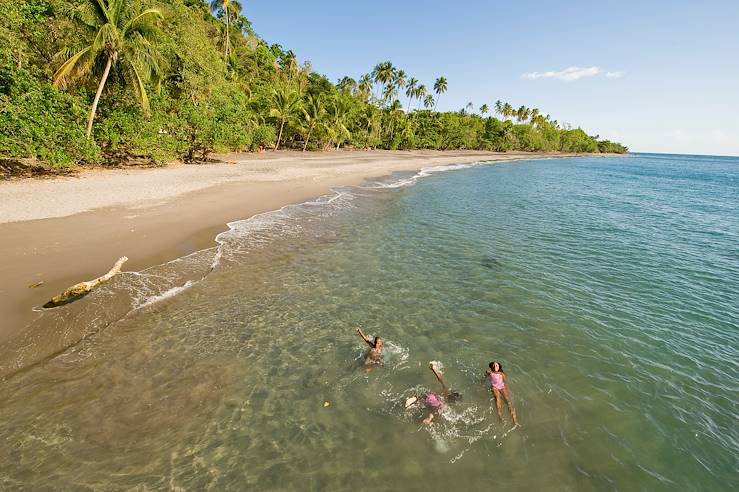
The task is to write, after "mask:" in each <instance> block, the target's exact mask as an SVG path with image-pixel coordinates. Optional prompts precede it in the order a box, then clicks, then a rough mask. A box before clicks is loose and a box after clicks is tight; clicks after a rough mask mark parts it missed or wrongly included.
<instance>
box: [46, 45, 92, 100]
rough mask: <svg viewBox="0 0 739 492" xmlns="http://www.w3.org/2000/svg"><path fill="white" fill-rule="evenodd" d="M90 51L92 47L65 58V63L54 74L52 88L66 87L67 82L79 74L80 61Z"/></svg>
mask: <svg viewBox="0 0 739 492" xmlns="http://www.w3.org/2000/svg"><path fill="white" fill-rule="evenodd" d="M91 50H92V46H88V47H87V48H83V49H81V50H80V51H78V52H77V53H75V54H74V55H72V56H71V57H69V58H67V61H65V62H64V63H62V66H60V67H59V69H58V70H57V71H56V73H54V86H55V87H61V88H63V89H64V88H66V87H67V85H69V82H70V81H71V80H72V79H74V78H76V75H77V74H78V73H79V72H80V70H79V68H80V67H78V64H79V63H80V60H81V59H82V58H83V57H84V56H85V55H86V54H88V53H90V51H91ZM75 72H76V73H75Z"/></svg>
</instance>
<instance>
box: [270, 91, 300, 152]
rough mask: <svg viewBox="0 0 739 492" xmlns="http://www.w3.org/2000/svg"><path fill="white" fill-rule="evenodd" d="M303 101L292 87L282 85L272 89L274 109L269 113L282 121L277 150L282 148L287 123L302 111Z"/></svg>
mask: <svg viewBox="0 0 739 492" xmlns="http://www.w3.org/2000/svg"><path fill="white" fill-rule="evenodd" d="M301 103H302V101H301V100H300V95H299V94H298V93H297V92H295V91H293V90H291V89H287V88H285V87H280V88H277V89H273V90H272V109H270V110H269V115H270V116H271V117H272V118H275V119H276V120H277V121H279V122H280V132H279V134H278V135H277V142H275V150H277V149H279V148H280V141H281V140H282V130H284V128H285V123H287V122H288V121H293V120H294V119H295V117H296V116H297V115H298V114H299V112H300V109H301Z"/></svg>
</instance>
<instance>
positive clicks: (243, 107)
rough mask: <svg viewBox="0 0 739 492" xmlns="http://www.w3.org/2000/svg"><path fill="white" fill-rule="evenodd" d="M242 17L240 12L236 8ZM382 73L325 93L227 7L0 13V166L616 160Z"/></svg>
mask: <svg viewBox="0 0 739 492" xmlns="http://www.w3.org/2000/svg"><path fill="white" fill-rule="evenodd" d="M247 8H248V5H247ZM429 87H430V89H429V88H427V86H426V85H425V84H424V83H423V82H422V81H421V80H419V79H417V78H416V77H413V76H409V75H408V74H406V73H405V71H403V70H402V69H400V68H398V67H396V66H394V64H393V63H392V62H390V61H383V62H380V63H378V64H377V65H376V66H375V67H373V68H371V70H368V72H367V73H365V74H362V75H360V76H359V77H358V78H357V79H354V78H351V77H343V78H342V79H340V80H338V81H337V82H336V83H333V82H332V81H330V80H328V79H327V78H326V77H325V76H324V75H321V74H320V73H319V72H317V71H315V70H314V69H313V67H311V65H310V64H309V63H307V62H306V63H303V64H300V63H299V62H298V60H297V57H296V55H295V53H293V52H292V51H290V50H286V49H284V48H283V47H282V46H280V45H279V44H268V43H267V42H266V41H265V40H264V39H262V38H260V37H259V36H258V35H257V34H256V33H255V32H254V31H253V29H252V25H251V23H250V22H249V20H248V19H247V18H246V17H245V15H244V12H243V7H242V5H241V4H240V3H239V2H237V1H236V0H213V1H212V2H206V1H203V0H161V1H158V2H154V1H149V0H15V1H12V2H11V1H10V0H1V1H0V157H6V158H8V157H10V158H30V159H37V160H40V161H43V162H46V163H49V164H51V165H52V166H57V167H66V166H73V165H78V164H96V163H103V164H108V163H122V162H127V163H131V162H135V163H142V162H143V163H157V162H166V161H168V160H175V159H182V160H184V161H186V162H200V161H204V160H207V159H208V158H209V156H210V155H211V154H212V153H213V152H226V151H259V150H265V149H285V148H287V149H296V150H303V151H309V150H329V149H339V148H342V147H351V148H360V149H484V150H492V151H501V152H503V151H510V150H525V151H565V152H626V151H627V149H626V147H624V146H623V145H621V144H618V143H614V142H609V141H607V140H600V139H599V138H598V136H591V135H588V134H587V133H586V132H584V131H583V130H582V129H580V128H572V127H570V125H569V124H566V123H559V122H558V121H557V120H555V119H552V118H551V117H550V116H549V115H548V114H546V113H544V112H542V111H540V110H539V109H537V108H528V107H526V106H519V107H518V108H516V107H515V106H513V105H512V104H510V103H508V102H503V101H500V100H498V101H496V102H494V103H488V102H485V101H481V102H480V105H479V107H478V111H477V112H476V111H475V110H474V108H475V105H474V104H473V103H472V102H470V103H468V104H466V105H465V106H464V107H463V108H460V109H459V110H458V111H446V112H438V111H436V109H437V105H438V103H439V100H440V99H441V98H442V96H443V95H444V94H445V93H446V92H447V90H448V88H449V82H448V80H447V78H446V77H445V76H442V75H440V76H438V77H437V78H435V80H433V81H429Z"/></svg>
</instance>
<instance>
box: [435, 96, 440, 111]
mask: <svg viewBox="0 0 739 492" xmlns="http://www.w3.org/2000/svg"><path fill="white" fill-rule="evenodd" d="M439 97H441V93H439V95H438V96H436V101H434V112H436V105H437V104H439Z"/></svg>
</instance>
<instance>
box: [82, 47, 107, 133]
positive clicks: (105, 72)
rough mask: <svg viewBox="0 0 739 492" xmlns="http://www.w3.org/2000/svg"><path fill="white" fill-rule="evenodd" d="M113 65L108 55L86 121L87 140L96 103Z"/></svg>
mask: <svg viewBox="0 0 739 492" xmlns="http://www.w3.org/2000/svg"><path fill="white" fill-rule="evenodd" d="M112 64H113V56H112V55H108V62H107V63H106V64H105V70H104V71H103V76H102V77H100V84H98V90H97V92H96V93H95V99H94V100H93V101H92V108H91V109H90V119H88V120H87V133H86V135H87V138H90V135H92V120H94V119H95V112H96V111H97V110H98V102H99V101H100V94H102V93H103V87H105V81H106V80H108V74H109V73H110V66H111V65H112Z"/></svg>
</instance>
